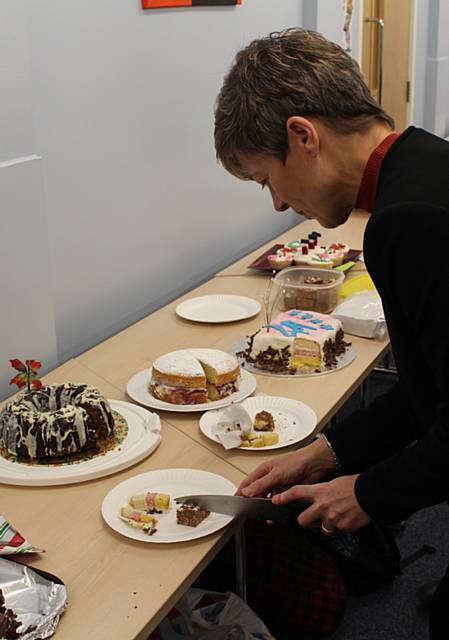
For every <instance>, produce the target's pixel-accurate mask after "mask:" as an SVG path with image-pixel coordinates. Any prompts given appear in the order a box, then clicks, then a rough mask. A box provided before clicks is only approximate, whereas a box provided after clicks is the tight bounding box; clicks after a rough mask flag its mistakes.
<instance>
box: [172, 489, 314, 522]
mask: <svg viewBox="0 0 449 640" xmlns="http://www.w3.org/2000/svg"><path fill="white" fill-rule="evenodd" d="M175 502H178V503H186V502H190V503H192V504H196V505H198V506H199V507H201V508H202V509H207V511H213V512H215V513H224V514H226V515H229V516H234V517H237V516H244V517H246V518H252V519H254V520H274V521H275V522H287V521H288V520H292V519H296V518H297V517H298V516H299V514H300V513H302V512H303V511H305V510H306V509H307V508H308V507H310V504H311V503H310V502H306V501H304V500H293V501H292V502H288V503H287V504H273V503H272V502H271V498H247V497H245V496H230V495H214V494H208V495H206V494H205V495H191V496H180V497H178V498H175Z"/></svg>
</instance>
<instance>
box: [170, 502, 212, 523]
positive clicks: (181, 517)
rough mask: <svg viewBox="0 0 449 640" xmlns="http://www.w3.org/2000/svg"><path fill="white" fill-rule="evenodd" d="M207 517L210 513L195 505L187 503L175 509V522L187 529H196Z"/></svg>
mask: <svg viewBox="0 0 449 640" xmlns="http://www.w3.org/2000/svg"><path fill="white" fill-rule="evenodd" d="M209 515H210V511H206V509H202V508H201V507H200V506H198V505H197V504H190V503H188V502H187V503H186V504H182V505H181V506H180V507H178V508H177V509H176V522H177V523H178V524H184V525H186V526H187V527H197V526H198V525H199V524H200V522H202V521H203V520H205V519H206V518H207V516H209Z"/></svg>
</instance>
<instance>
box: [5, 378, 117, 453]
mask: <svg viewBox="0 0 449 640" xmlns="http://www.w3.org/2000/svg"><path fill="white" fill-rule="evenodd" d="M113 432H114V418H113V415H112V412H111V408H110V405H109V402H108V401H107V400H106V398H104V397H103V395H102V394H101V393H100V392H99V391H98V390H97V389H95V387H92V386H90V385H86V384H69V383H67V384H61V385H48V386H45V387H42V388H41V389H38V390H34V391H29V392H26V393H24V394H22V395H21V396H19V397H18V398H16V399H14V400H13V401H11V402H10V403H8V404H7V405H6V406H5V408H4V409H3V411H2V412H1V413H0V449H1V450H2V451H3V452H5V454H6V455H8V454H9V455H13V456H17V457H18V458H19V459H22V460H30V459H31V460H46V459H54V458H59V457H64V456H68V455H70V454H73V453H78V452H80V451H85V450H88V449H95V448H98V447H99V446H100V445H101V443H102V442H104V441H107V440H108V439H109V438H110V437H111V436H112V435H113Z"/></svg>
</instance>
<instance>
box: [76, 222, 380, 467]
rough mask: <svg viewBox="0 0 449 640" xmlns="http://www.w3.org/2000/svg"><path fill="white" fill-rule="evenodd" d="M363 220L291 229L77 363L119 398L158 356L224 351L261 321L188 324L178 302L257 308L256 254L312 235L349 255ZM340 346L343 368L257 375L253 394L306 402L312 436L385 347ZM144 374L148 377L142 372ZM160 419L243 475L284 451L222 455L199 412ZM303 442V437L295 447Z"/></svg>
mask: <svg viewBox="0 0 449 640" xmlns="http://www.w3.org/2000/svg"><path fill="white" fill-rule="evenodd" d="M366 220H367V216H366V214H364V213H358V212H355V213H354V214H353V215H352V216H351V218H350V219H349V220H348V221H347V222H346V223H345V224H344V225H342V226H341V227H338V228H337V229H323V228H322V227H320V225H318V224H317V223H316V222H315V221H312V220H311V221H307V222H304V223H302V224H299V225H298V226H297V227H295V228H294V229H291V230H290V231H289V232H287V233H284V234H283V235H282V236H280V237H279V238H278V239H275V240H273V241H271V242H269V243H266V245H264V246H263V247H261V248H260V249H259V250H257V251H254V252H253V253H252V254H250V255H249V256H247V257H245V258H242V259H241V260H239V261H238V262H236V263H235V264H234V265H232V266H230V267H228V268H227V269H224V270H223V271H221V272H220V273H219V274H217V276H216V277H215V278H212V279H211V280H209V281H208V282H206V283H204V284H203V285H201V286H200V287H197V288H196V289H194V290H193V291H190V292H189V293H187V294H185V295H184V296H182V297H181V298H179V299H178V300H176V301H174V302H172V303H170V304H169V305H167V306H165V307H163V308H161V309H159V310H158V311H156V312H155V313H153V314H151V315H149V316H147V317H146V318H144V319H143V320H141V321H139V322H137V323H136V324H134V325H132V326H131V327H128V328H127V329H125V330H124V331H122V332H121V333H119V334H117V335H115V336H113V337H112V338H110V339H109V340H106V341H105V342H103V343H101V344H99V345H98V346H96V347H94V348H93V349H91V350H90V351H88V352H86V353H84V354H83V355H81V356H80V357H79V358H78V360H79V361H80V362H82V363H83V364H84V365H85V366H87V367H88V368H89V369H91V370H92V371H94V372H96V373H97V374H99V375H101V376H102V377H103V378H105V379H106V380H108V381H109V382H111V383H112V384H114V385H115V386H116V387H118V388H119V389H120V390H121V391H122V392H123V393H126V385H127V382H128V380H129V379H130V378H131V377H132V376H133V375H134V374H135V373H137V372H138V371H141V370H142V369H148V370H150V368H151V363H152V362H153V360H154V359H155V358H156V357H157V356H159V355H161V354H162V353H165V352H168V351H174V350H176V349H183V348H187V347H210V348H216V349H222V350H224V351H227V350H228V349H229V347H230V346H231V345H233V344H235V343H236V342H237V341H239V340H241V339H242V338H244V336H246V335H250V334H251V333H254V332H255V331H256V330H257V329H258V328H260V326H261V324H262V322H263V319H262V317H263V316H262V315H261V314H259V315H258V316H256V317H255V318H250V319H248V320H243V321H240V322H233V323H228V324H215V325H214V324H200V323H193V322H189V321H186V320H183V319H182V318H179V317H178V316H177V315H176V313H175V309H176V306H177V305H178V304H179V302H181V301H183V300H187V299H189V298H192V297H196V296H201V295H207V294H219V293H232V294H238V295H246V296H249V297H252V298H255V299H257V300H259V301H261V300H262V298H263V295H264V293H265V291H266V287H267V282H268V276H267V273H265V272H258V271H254V270H251V269H246V266H247V265H248V264H250V263H251V262H252V261H253V260H254V259H255V258H256V257H257V256H259V255H260V254H261V253H262V252H263V251H264V250H266V249H267V248H268V247H270V246H272V245H273V244H275V242H277V241H278V240H279V242H284V241H287V240H288V239H290V240H291V239H296V238H298V237H299V238H301V237H304V236H306V237H307V234H308V233H310V232H311V231H313V230H317V231H320V233H322V238H321V240H322V241H323V242H324V243H328V242H332V241H338V240H341V241H345V242H346V243H347V244H349V245H350V246H351V248H354V249H359V248H361V247H362V239H363V231H364V228H365V224H366ZM354 270H355V273H359V272H361V271H362V272H363V271H365V266H364V263H363V262H360V263H358V264H357V265H356V267H354V268H353V269H352V270H351V272H350V275H349V277H352V275H353V274H354ZM348 339H350V341H351V342H352V344H353V345H354V346H355V349H356V351H357V357H356V359H355V360H354V362H352V363H351V364H350V365H349V366H347V367H345V368H344V369H341V370H339V371H335V372H333V373H332V374H331V375H324V376H317V377H309V378H296V377H291V378H290V377H273V376H264V375H257V376H256V377H257V390H256V392H258V393H265V394H268V395H273V396H286V397H289V398H294V399H296V400H301V401H303V402H306V403H307V404H309V405H310V406H311V407H312V408H313V409H314V411H315V412H316V414H317V417H318V425H317V430H321V429H322V428H323V427H324V426H325V425H326V424H327V423H328V422H329V420H330V419H331V418H332V417H333V416H334V415H335V413H336V412H337V411H338V409H339V408H340V407H341V406H342V405H343V404H344V403H345V402H346V400H347V399H348V398H349V397H350V396H351V395H352V394H353V392H354V391H355V390H356V389H357V388H358V387H359V385H360V384H361V383H362V381H363V380H364V379H365V378H366V377H367V376H368V375H369V373H370V371H371V370H372V369H373V368H374V366H375V364H376V362H377V361H378V360H379V359H380V358H381V357H382V356H383V355H384V354H385V352H386V351H387V349H388V347H389V343H388V341H386V340H385V341H378V340H368V339H365V338H358V337H355V336H350V338H348ZM148 375H149V376H150V373H149V374H148ZM162 415H163V417H164V419H165V420H166V421H167V422H168V423H169V424H171V425H173V426H174V427H176V428H177V429H179V430H180V431H182V432H183V433H185V434H187V435H188V436H190V437H191V438H193V439H194V440H195V441H196V442H198V443H200V444H202V445H203V446H205V447H207V448H208V449H209V450H210V451H212V452H213V453H214V454H216V455H217V456H219V457H221V458H222V459H223V460H226V462H229V463H230V464H232V465H233V466H235V467H236V468H237V469H239V470H240V471H242V472H244V473H245V474H248V473H249V472H250V471H251V470H252V469H254V467H255V466H257V465H258V464H259V463H261V462H263V461H264V460H267V459H269V458H271V457H272V456H273V454H274V455H276V454H279V453H285V452H286V451H288V450H289V449H291V448H288V449H282V450H279V452H273V451H270V452H266V453H264V452H262V451H252V452H251V453H245V452H241V451H236V450H230V451H226V450H225V449H224V448H223V447H222V446H221V445H220V444H217V443H215V442H213V441H211V440H210V439H209V438H206V437H205V436H203V434H202V433H201V432H200V430H199V418H200V415H201V414H200V413H176V412H173V411H168V412H165V411H164V412H162ZM309 441H310V438H309V440H306V441H305V442H303V443H302V445H304V444H306V443H307V442H309Z"/></svg>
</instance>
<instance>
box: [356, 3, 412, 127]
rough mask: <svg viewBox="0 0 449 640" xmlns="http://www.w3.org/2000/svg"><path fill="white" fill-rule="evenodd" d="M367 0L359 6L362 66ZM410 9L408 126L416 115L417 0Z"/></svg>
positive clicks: (359, 46)
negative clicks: (364, 18)
mask: <svg viewBox="0 0 449 640" xmlns="http://www.w3.org/2000/svg"><path fill="white" fill-rule="evenodd" d="M389 1H390V2H391V1H393V0H385V2H389ZM364 3H365V0H360V8H359V24H358V28H359V42H358V50H359V52H360V56H359V57H360V59H359V60H358V63H359V65H360V67H361V66H362V51H363V13H364V12H363V8H364V7H363V5H364ZM410 11H411V16H412V18H411V20H410V43H409V47H410V48H409V51H410V56H409V78H410V82H411V91H410V101H409V103H408V107H407V121H408V122H407V126H408V125H409V124H411V123H412V122H413V119H414V115H415V86H416V77H415V73H416V34H417V26H418V25H417V19H418V18H417V14H418V12H417V11H416V0H410Z"/></svg>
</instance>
